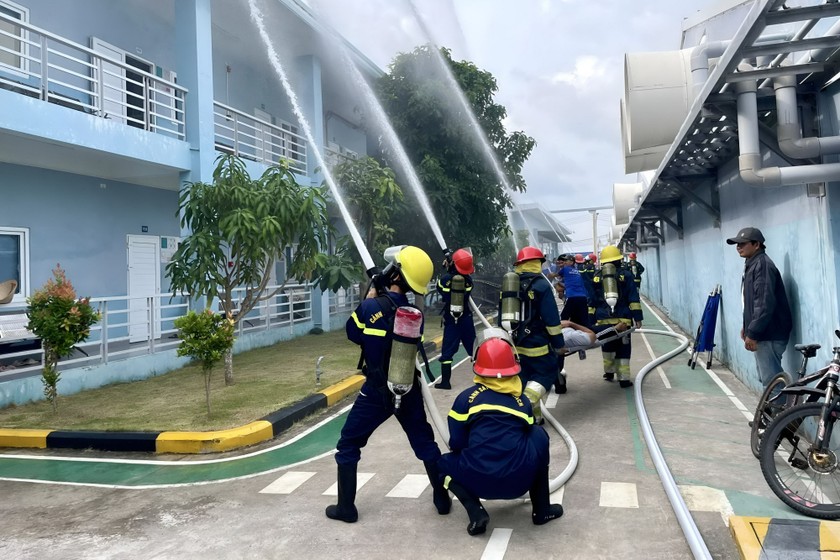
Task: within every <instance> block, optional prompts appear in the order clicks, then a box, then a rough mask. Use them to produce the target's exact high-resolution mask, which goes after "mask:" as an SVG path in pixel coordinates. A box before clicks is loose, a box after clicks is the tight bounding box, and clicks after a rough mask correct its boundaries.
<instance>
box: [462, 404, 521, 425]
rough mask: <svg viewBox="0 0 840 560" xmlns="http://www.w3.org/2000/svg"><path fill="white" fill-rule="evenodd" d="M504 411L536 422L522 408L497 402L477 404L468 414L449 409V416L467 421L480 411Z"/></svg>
mask: <svg viewBox="0 0 840 560" xmlns="http://www.w3.org/2000/svg"><path fill="white" fill-rule="evenodd" d="M488 411H494V412H504V413H505V414H510V415H511V416H516V417H517V418H522V419H523V420H525V421H526V422H528V423H529V424H533V423H534V418H533V417H532V416H530V415H528V414H525V413H524V412H522V411H521V410H515V409H513V408H509V407H507V406H500V405H497V404H480V405H477V406H471V407H470V408H469V410H467V412H466V414H462V413H459V412H455V411H454V410H450V411H449V417H450V418H452V419H453V420H457V421H459V422H466V421H467V420H469V418H470V416H472V415H473V414H478V413H479V412H488Z"/></svg>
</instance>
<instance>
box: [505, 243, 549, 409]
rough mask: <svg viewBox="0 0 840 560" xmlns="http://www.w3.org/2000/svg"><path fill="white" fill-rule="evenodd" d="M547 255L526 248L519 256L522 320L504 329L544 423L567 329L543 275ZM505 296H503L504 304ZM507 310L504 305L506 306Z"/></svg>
mask: <svg viewBox="0 0 840 560" xmlns="http://www.w3.org/2000/svg"><path fill="white" fill-rule="evenodd" d="M544 261H545V255H543V253H542V251H540V250H539V249H537V248H536V247H523V248H522V249H521V250H520V251H519V253H518V254H517V256H516V262H515V263H514V271H515V272H516V274H518V275H519V292H518V298H519V302H520V306H521V307H520V308H521V312H520V320H519V321H518V322H517V323H516V324H515V325H509V326H507V325H505V324H504V314H503V313H502V310H501V309H500V313H499V318H500V321H502V326H503V327H504V328H505V329H506V330H510V331H511V334H512V336H513V340H514V342H515V344H516V351H517V352H518V354H519V359H520V363H521V366H522V382H523V384H524V385H525V389H524V395H525V396H526V397H527V398H528V400H529V401H531V406H532V407H533V409H534V416H535V417H536V418H537V422H538V423H540V424H541V423H542V422H543V419H542V410H540V404H539V403H540V399H541V398H542V397H543V395H545V394H546V393H547V392H548V391H549V390H550V389H551V387H552V385H553V384H554V383H555V381H556V380H557V364H558V361H557V356H558V354H559V353H560V352H561V350H562V348H563V345H564V342H563V329H562V328H561V327H560V313H559V312H558V311H557V304H556V302H555V299H554V288H553V287H552V286H551V284H550V283H549V281H548V280H546V279H545V276H543V275H542V267H541V265H542V263H543V262H544ZM505 295H506V294H505V292H503V293H502V297H503V300H504V298H505ZM502 304H503V306H504V301H503V302H502Z"/></svg>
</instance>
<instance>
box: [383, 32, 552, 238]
mask: <svg viewBox="0 0 840 560" xmlns="http://www.w3.org/2000/svg"><path fill="white" fill-rule="evenodd" d="M440 55H441V56H442V58H443V61H444V63H445V64H446V65H448V67H449V68H450V69H451V71H452V74H453V76H454V78H455V81H456V82H457V83H458V84H459V85H460V87H461V90H462V91H463V93H464V95H465V97H466V99H467V102H468V104H469V105H470V107H471V108H472V112H473V114H474V115H475V117H476V119H477V121H478V123H479V125H480V126H481V128H482V130H483V132H484V135H485V137H486V138H487V139H488V141H489V143H490V145H491V150H492V152H493V154H495V156H496V158H497V161H498V162H499V164H500V166H501V168H502V170H503V172H504V173H505V175H506V179H507V183H508V185H509V186H510V189H511V190H514V191H524V190H525V181H524V179H523V178H522V175H521V171H522V166H523V165H524V163H525V161H526V160H527V159H528V156H529V155H530V153H531V150H532V149H533V147H534V145H535V142H534V140H533V138H530V137H529V136H527V135H525V134H524V133H522V132H513V133H510V134H508V133H507V131H506V130H505V127H504V125H503V122H502V121H503V119H504V118H505V116H506V114H507V112H506V110H505V108H504V107H503V106H501V105H499V104H497V103H495V102H494V101H493V95H494V93H495V92H496V91H497V89H498V86H497V84H496V80H495V78H494V77H493V76H492V74H490V73H489V72H486V71H483V70H480V69H479V68H478V67H476V66H475V65H474V64H473V63H471V62H467V61H460V62H456V61H454V60H452V57H451V56H450V52H449V50H448V49H445V48H442V49H440ZM450 83H451V82H450V81H449V80H448V79H447V78H446V76H445V74H444V73H443V72H442V69H441V64H440V62H439V60H438V59H437V53H436V52H435V51H434V48H433V47H431V46H422V47H418V48H416V49H414V51H413V52H411V53H401V54H399V55H398V56H397V57H396V58H395V59H394V61H393V62H392V63H391V65H390V67H389V73H388V74H386V75H385V76H382V77H381V78H380V79H379V81H378V82H377V92H378V95H379V98H380V100H381V101H382V104H383V106H384V108H385V110H386V112H387V113H388V115H389V117H390V119H391V122H392V123H393V126H394V130H395V132H396V133H397V136H398V137H399V138H400V139H401V141H402V142H403V145H404V147H405V150H406V152H407V154H408V157H409V159H410V160H411V161H412V163H413V165H414V166H415V168H416V169H417V171H418V175H419V178H420V180H421V182H422V183H423V186H424V188H425V190H426V194H427V196H428V198H429V201H430V203H431V205H432V207H433V211H434V213H435V217H436V218H437V221H438V223H439V224H440V226H441V229H442V230H443V234H444V237H445V238H446V240H447V242H448V243H449V244H450V246H451V247H464V246H471V247H472V248H473V251H474V253H475V254H490V253H491V252H492V251H493V249H494V248H495V246H496V245H497V243H498V241H499V240H500V239H502V238H503V237H504V236H505V235H506V231H505V230H506V229H507V227H508V226H507V217H506V215H505V208H508V207H510V206H511V203H510V197H509V195H510V193H509V192H508V191H507V189H506V188H505V185H504V182H503V181H501V180H500V178H499V177H498V176H497V174H496V173H495V171H494V169H493V166H492V165H491V164H490V163H489V162H488V158H487V157H486V155H485V154H486V148H485V147H484V146H483V145H482V143H481V142H480V140H479V139H478V138H479V136H478V135H477V134H476V131H475V130H473V129H472V128H473V127H472V125H471V121H470V119H469V118H468V116H467V115H466V114H464V111H463V105H462V104H461V102H460V101H459V100H458V97H457V94H456V92H455V91H453V89H452V87H451V86H450ZM382 150H383V152H384V153H385V157H386V160H389V155H390V150H391V147H389V146H387V145H383V146H382ZM425 222H426V220H425V217H424V216H422V215H421V214H420V212H419V209H418V207H417V206H416V205H413V206H409V207H406V208H405V209H404V210H402V211H401V212H400V215H399V216H398V218H397V219H396V220H395V221H394V222H393V223H394V224H395V226H394V227H395V229H396V235H395V237H396V238H397V239H399V240H400V242H405V243H407V242H411V243H414V244H418V245H420V246H425V247H428V246H429V245H430V243H429V240H430V239H433V237H432V235H431V232H430V230H429V228H427V227H423V228H420V227H418V226H420V225H421V224H425Z"/></svg>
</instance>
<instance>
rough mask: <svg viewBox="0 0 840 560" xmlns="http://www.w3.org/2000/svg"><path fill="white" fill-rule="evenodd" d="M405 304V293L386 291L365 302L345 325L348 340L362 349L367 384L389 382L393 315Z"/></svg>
mask: <svg viewBox="0 0 840 560" xmlns="http://www.w3.org/2000/svg"><path fill="white" fill-rule="evenodd" d="M385 298H387V299H385ZM391 304H392V305H391ZM403 305H408V298H406V297H405V294H398V293H396V292H387V293H386V295H385V296H379V297H376V298H368V299H365V300H363V301H362V303H360V304H359V306H358V307H357V308H356V310H355V311H354V312H353V313H352V314H351V315H350V318H349V319H347V323H346V324H345V326H344V329H345V331H346V332H347V338H348V339H350V341H351V342H355V343H356V344H358V345H359V346H361V347H362V356H363V358H364V367H363V368H362V372H363V373H364V374H365V376H366V377H367V378H368V381H370V382H372V383H375V384H376V385H377V386H380V385H382V386H384V385H385V384H386V382H387V380H388V362H389V361H390V359H391V336H392V334H393V330H394V329H393V325H394V315H396V313H397V308H398V307H402V306H403ZM420 332H421V333H422V332H423V325H421V326H420Z"/></svg>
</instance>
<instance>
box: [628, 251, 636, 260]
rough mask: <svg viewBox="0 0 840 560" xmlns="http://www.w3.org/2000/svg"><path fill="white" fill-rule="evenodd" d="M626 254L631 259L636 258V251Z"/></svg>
mask: <svg viewBox="0 0 840 560" xmlns="http://www.w3.org/2000/svg"><path fill="white" fill-rule="evenodd" d="M627 256H628V257H630V258H631V259H633V260H636V253H630V254H629V255H627Z"/></svg>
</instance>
